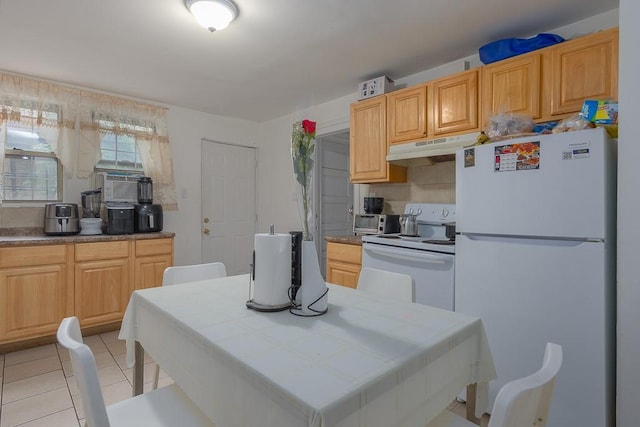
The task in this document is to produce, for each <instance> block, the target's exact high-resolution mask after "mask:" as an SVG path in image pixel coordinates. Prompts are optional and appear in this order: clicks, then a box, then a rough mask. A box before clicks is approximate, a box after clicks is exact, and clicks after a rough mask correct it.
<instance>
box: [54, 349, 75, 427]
mask: <svg viewBox="0 0 640 427" xmlns="http://www.w3.org/2000/svg"><path fill="white" fill-rule="evenodd" d="M54 345H55V346H56V354H57V355H58V360H60V367H61V368H62V366H63V365H62V357H61V356H60V347H58V343H57V342H56V343H55V344H54ZM65 351H67V352H68V351H69V350H67V349H65ZM69 360H71V357H69ZM71 369H72V370H73V366H72V367H71ZM73 375H75V372H74V373H73ZM62 377H63V378H64V383H65V384H66V387H67V393H69V399H70V400H71V407H72V408H73V412H74V413H75V415H76V420H77V421H78V425H80V418H79V416H78V408H76V402H75V401H74V400H73V396H72V395H71V387H70V386H69V378H70V377H71V376H70V377H67V376H66V375H65V374H64V368H62Z"/></svg>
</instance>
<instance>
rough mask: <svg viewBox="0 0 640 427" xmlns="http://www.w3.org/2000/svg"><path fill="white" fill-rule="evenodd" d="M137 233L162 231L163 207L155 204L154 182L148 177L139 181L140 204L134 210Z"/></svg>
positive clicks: (135, 230) (134, 225)
mask: <svg viewBox="0 0 640 427" xmlns="http://www.w3.org/2000/svg"><path fill="white" fill-rule="evenodd" d="M133 229H134V232H136V233H151V232H155V231H162V205H154V204H153V181H152V180H151V178H149V177H148V176H143V177H141V178H139V179H138V204H137V205H135V206H134V209H133Z"/></svg>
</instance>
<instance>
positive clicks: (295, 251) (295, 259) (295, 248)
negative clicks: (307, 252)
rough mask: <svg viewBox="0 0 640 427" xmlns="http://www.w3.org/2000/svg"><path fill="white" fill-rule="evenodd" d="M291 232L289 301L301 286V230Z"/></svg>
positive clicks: (293, 299)
mask: <svg viewBox="0 0 640 427" xmlns="http://www.w3.org/2000/svg"><path fill="white" fill-rule="evenodd" d="M289 234H291V292H290V297H291V301H295V300H296V295H297V294H298V290H299V289H300V286H302V231H290V232H289Z"/></svg>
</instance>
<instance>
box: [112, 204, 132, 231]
mask: <svg viewBox="0 0 640 427" xmlns="http://www.w3.org/2000/svg"><path fill="white" fill-rule="evenodd" d="M133 231H134V229H133V205H132V204H126V203H113V204H112V203H108V204H107V234H131V233H133Z"/></svg>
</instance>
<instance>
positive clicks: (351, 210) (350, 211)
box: [348, 206, 353, 216]
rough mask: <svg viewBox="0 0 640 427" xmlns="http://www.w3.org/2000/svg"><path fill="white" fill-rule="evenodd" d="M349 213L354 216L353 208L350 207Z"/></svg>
mask: <svg viewBox="0 0 640 427" xmlns="http://www.w3.org/2000/svg"><path fill="white" fill-rule="evenodd" d="M348 212H349V215H351V216H353V206H351V207H349V209H348Z"/></svg>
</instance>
